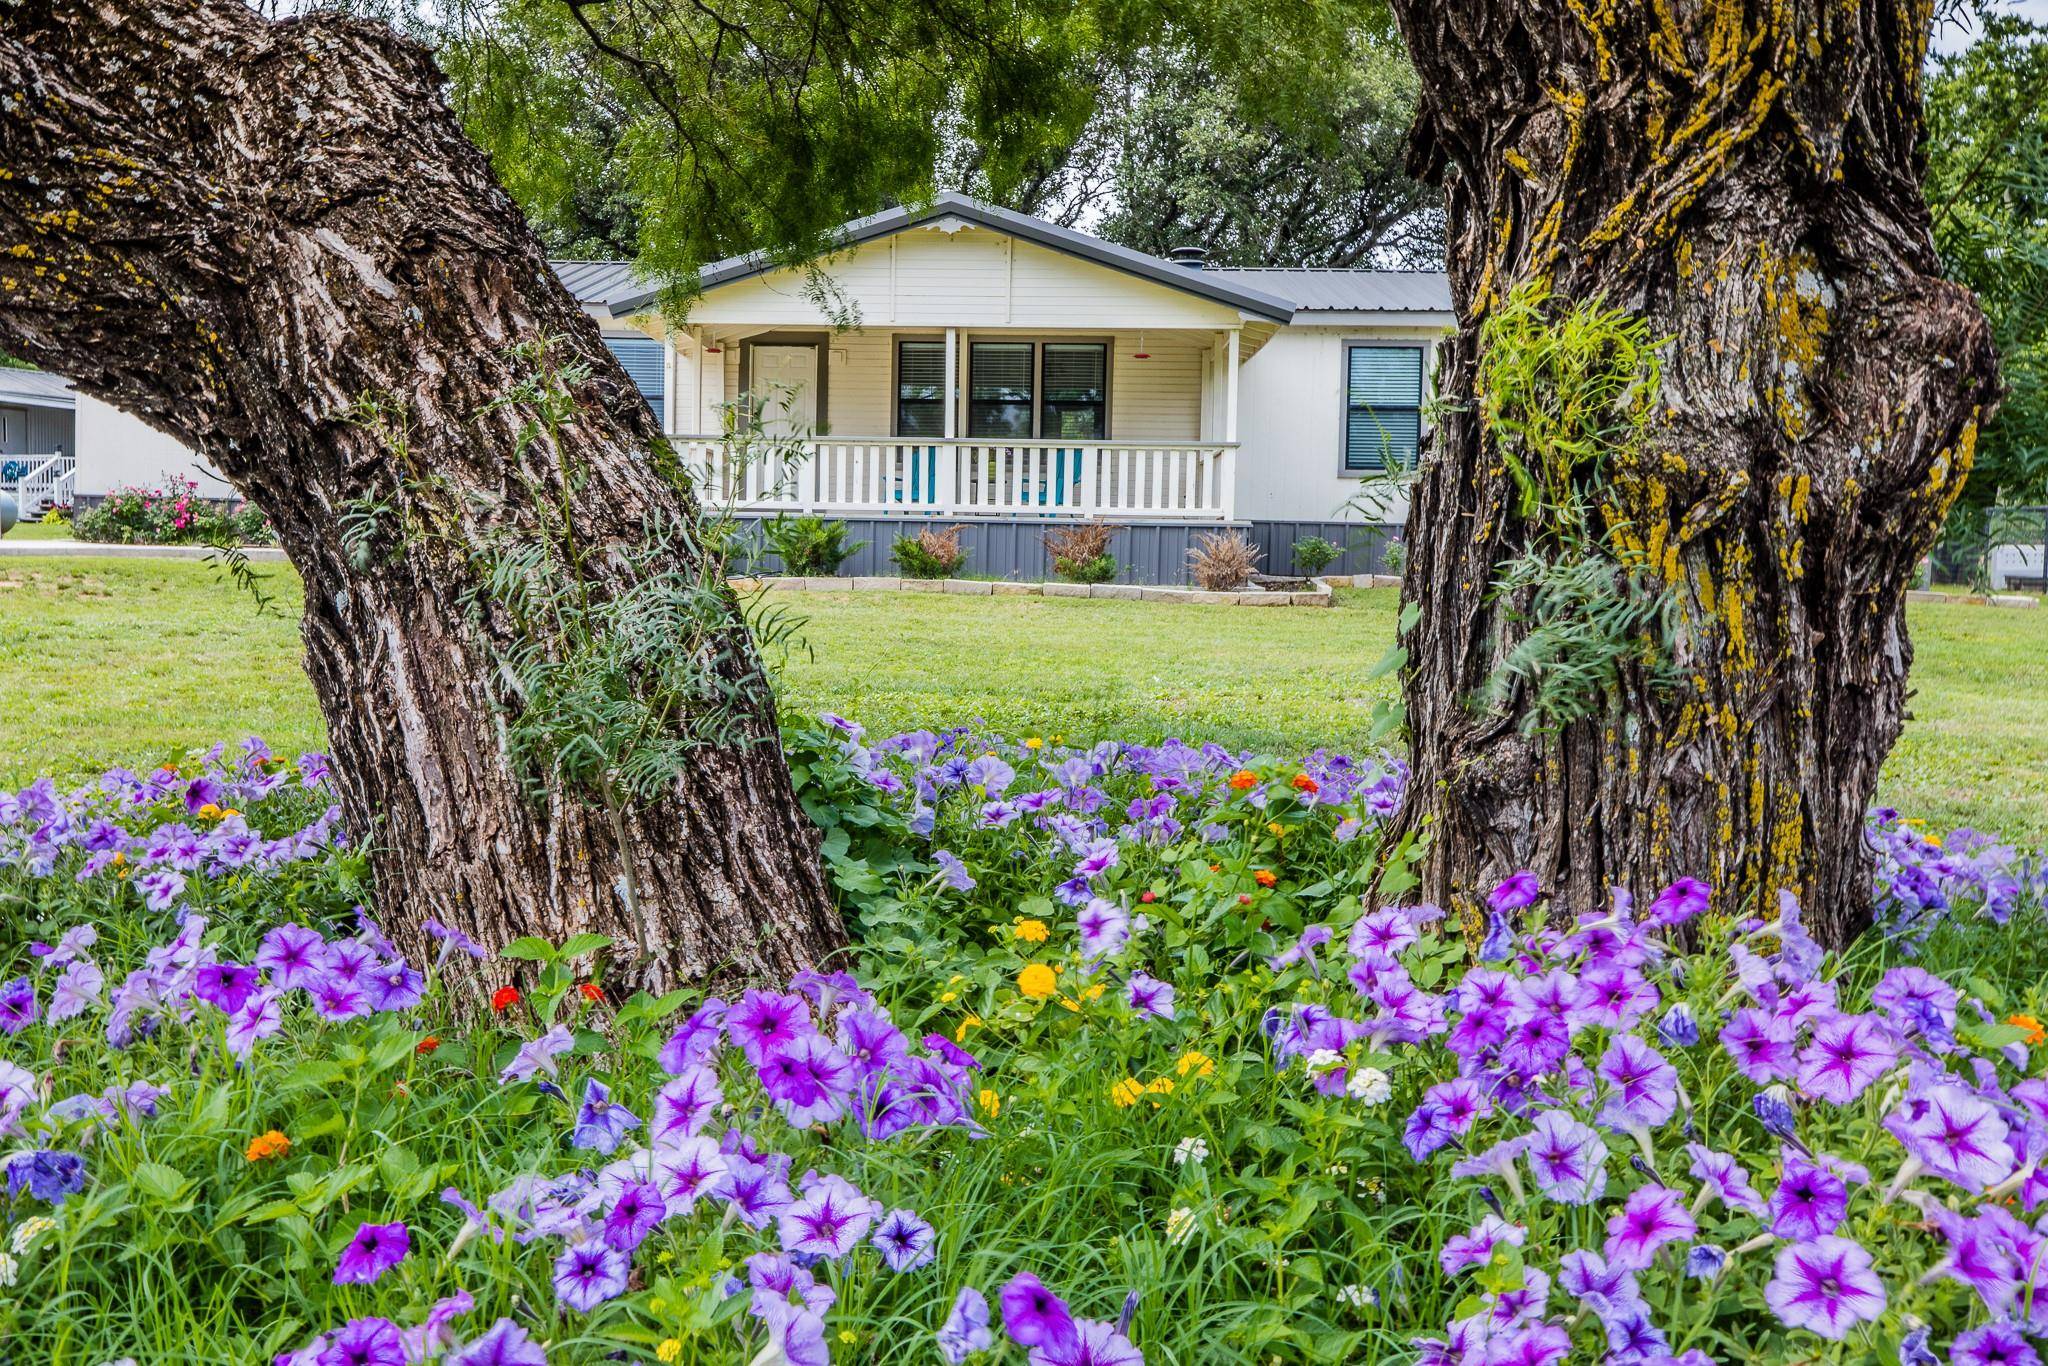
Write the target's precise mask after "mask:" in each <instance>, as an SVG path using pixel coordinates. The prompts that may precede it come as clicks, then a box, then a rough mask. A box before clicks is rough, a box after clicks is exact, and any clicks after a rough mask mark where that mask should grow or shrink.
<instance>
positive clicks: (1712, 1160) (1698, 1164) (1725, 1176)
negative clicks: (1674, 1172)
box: [1685, 1143, 1765, 1218]
mask: <svg viewBox="0 0 2048 1366" xmlns="http://www.w3.org/2000/svg"><path fill="white" fill-rule="evenodd" d="M1685 1150H1686V1152H1687V1153H1689V1154H1691V1156H1692V1166H1691V1168H1690V1170H1691V1172H1692V1174H1693V1175H1694V1176H1695V1177H1697V1178H1698V1179H1699V1182H1700V1198H1701V1199H1702V1200H1719V1201H1720V1202H1721V1203H1722V1204H1723V1205H1726V1206H1727V1207H1728V1208H1729V1209H1730V1210H1744V1211H1746V1212H1748V1213H1750V1214H1754V1215H1756V1216H1757V1217H1759V1218H1762V1217H1763V1215H1764V1210H1765V1207H1764V1198H1763V1197H1762V1196H1761V1195H1758V1194H1757V1192H1756V1188H1755V1187H1754V1186H1752V1185H1750V1183H1749V1172H1748V1170H1747V1169H1745V1168H1744V1167H1743V1165H1742V1164H1741V1163H1740V1162H1739V1161H1737V1160H1736V1159H1735V1157H1734V1156H1733V1155H1732V1154H1729V1153H1722V1152H1716V1151H1714V1150H1713V1149H1712V1148H1709V1147H1707V1146H1706V1145H1705V1144H1703V1143H1688V1144H1686V1145H1685ZM1702 1208H1704V1206H1702Z"/></svg>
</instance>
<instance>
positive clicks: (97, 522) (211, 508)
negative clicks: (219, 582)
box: [73, 476, 277, 545]
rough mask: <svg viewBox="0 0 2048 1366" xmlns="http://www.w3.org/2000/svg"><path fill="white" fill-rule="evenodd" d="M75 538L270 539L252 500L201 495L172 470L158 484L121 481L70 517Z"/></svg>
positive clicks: (125, 541)
mask: <svg viewBox="0 0 2048 1366" xmlns="http://www.w3.org/2000/svg"><path fill="white" fill-rule="evenodd" d="M73 526H74V527H75V528H76V530H77V533H78V538H79V539H80V540H82V541H100V542H106V543H112V544H117V545H220V544H223V543H225V544H231V545H270V544H273V543H274V542H275V541H276V540H277V534H276V532H274V531H273V530H272V529H271V526H270V521H269V519H268V518H266V517H265V516H264V515H263V513H262V511H261V510H260V509H258V508H257V506H256V505H255V504H254V503H251V502H247V501H242V502H237V503H232V504H229V503H224V502H219V501H215V500H213V499H209V498H202V497H200V496H199V485H198V484H197V482H195V481H193V480H191V479H180V478H178V477H176V476H173V477H172V478H170V479H169V480H167V481H166V482H165V483H164V484H163V485H162V486H161V487H156V488H143V487H141V486H140V485H123V486H121V487H119V488H116V489H115V490H114V491H113V492H111V493H109V494H108V495H107V496H106V497H105V498H103V499H101V500H100V502H99V503H98V505H96V506H94V507H91V508H88V509H87V510H85V511H84V512H81V513H79V514H78V515H77V517H76V518H74V519H73Z"/></svg>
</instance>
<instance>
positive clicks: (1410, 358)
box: [1344, 344, 1422, 474]
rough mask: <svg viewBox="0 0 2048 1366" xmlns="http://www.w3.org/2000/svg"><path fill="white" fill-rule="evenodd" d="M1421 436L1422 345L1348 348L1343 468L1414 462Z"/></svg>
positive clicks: (1351, 470) (1400, 467) (1366, 469)
mask: <svg viewBox="0 0 2048 1366" xmlns="http://www.w3.org/2000/svg"><path fill="white" fill-rule="evenodd" d="M1421 439H1422V348H1421V347H1419V346H1367V345H1359V344H1351V345H1347V346H1346V347H1345V348H1344V469H1345V472H1346V473H1356V474H1364V473H1369V472H1372V471H1376V470H1405V469H1413V468H1414V467H1415V448H1416V446H1417V444H1418V443H1419V442H1420V441H1421Z"/></svg>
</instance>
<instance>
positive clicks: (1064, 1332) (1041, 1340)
mask: <svg viewBox="0 0 2048 1366" xmlns="http://www.w3.org/2000/svg"><path fill="white" fill-rule="evenodd" d="M1000 1299H1001V1302H1002V1307H1003V1331H1004V1332H1006V1333H1008V1334H1009V1335H1010V1337H1011V1339H1012V1340H1013V1341H1015V1342H1016V1343H1017V1345H1018V1346H1020V1347H1039V1348H1056V1347H1066V1346H1070V1345H1071V1344H1073V1343H1075V1342H1077V1341H1078V1340H1079V1338H1080V1334H1079V1333H1078V1332H1077V1331H1076V1330H1075V1327H1074V1316H1073V1314H1072V1313H1071V1312H1069V1310H1068V1309H1067V1302H1066V1301H1065V1300H1063V1299H1061V1298H1060V1297H1059V1296H1058V1295H1055V1294H1053V1293H1052V1291H1050V1290H1048V1289H1046V1288H1045V1285H1044V1283H1043V1282H1041V1281H1040V1280H1039V1279H1038V1277H1036V1276H1034V1275H1032V1274H1031V1273H1030V1272H1028V1271H1020V1272H1018V1273H1017V1274H1016V1275H1015V1276H1012V1277H1011V1278H1010V1281H1009V1284H1007V1285H1005V1286H1004V1287H1003V1293H1002V1295H1001V1296H1000Z"/></svg>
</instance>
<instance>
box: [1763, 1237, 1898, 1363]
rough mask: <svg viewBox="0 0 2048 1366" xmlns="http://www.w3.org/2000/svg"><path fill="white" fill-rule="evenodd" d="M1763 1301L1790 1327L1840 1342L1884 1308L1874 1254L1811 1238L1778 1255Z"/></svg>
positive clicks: (1842, 1241)
mask: <svg viewBox="0 0 2048 1366" xmlns="http://www.w3.org/2000/svg"><path fill="white" fill-rule="evenodd" d="M1764 1302H1765V1303H1766V1304H1768V1305H1770V1307H1771V1309H1772V1310H1773V1311H1774V1312H1775V1313H1776V1314H1777V1316H1778V1317H1779V1319H1780V1320H1782V1321H1783V1322H1784V1323H1785V1325H1786V1326H1787V1327H1790V1328H1806V1329H1810V1330H1812V1331H1813V1332H1815V1333H1818V1334H1819V1335H1820V1336H1822V1337H1824V1338H1828V1339H1830V1340H1832V1341H1835V1342H1840V1341H1841V1340H1842V1339H1843V1338H1844V1337H1847V1336H1848V1333H1849V1329H1850V1328H1851V1327H1853V1326H1854V1325H1856V1324H1858V1323H1862V1322H1866V1321H1868V1320H1870V1319H1874V1318H1876V1317H1877V1316H1878V1315H1879V1314H1880V1313H1882V1312H1883V1310H1884V1306H1885V1292H1884V1282H1883V1281H1881V1280H1879V1279H1878V1276H1877V1272H1876V1271H1875V1270H1873V1269H1872V1261H1871V1256H1870V1253H1869V1252H1867V1251H1865V1250H1864V1248H1863V1247H1862V1246H1861V1245H1860V1244H1858V1243H1855V1242H1852V1241H1850V1240H1849V1239H1847V1238H1832V1237H1828V1238H1813V1239H1810V1240H1808V1241H1805V1242H1799V1243H1793V1244H1791V1245H1790V1246H1788V1247H1785V1248H1782V1249H1780V1250H1779V1252H1778V1259H1777V1262H1776V1264H1775V1266H1774V1268H1773V1274H1772V1276H1771V1279H1770V1283H1769V1284H1768V1285H1766V1286H1765V1287H1764Z"/></svg>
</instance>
